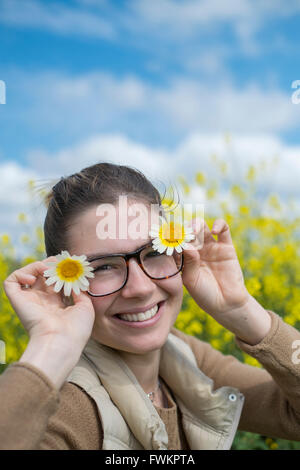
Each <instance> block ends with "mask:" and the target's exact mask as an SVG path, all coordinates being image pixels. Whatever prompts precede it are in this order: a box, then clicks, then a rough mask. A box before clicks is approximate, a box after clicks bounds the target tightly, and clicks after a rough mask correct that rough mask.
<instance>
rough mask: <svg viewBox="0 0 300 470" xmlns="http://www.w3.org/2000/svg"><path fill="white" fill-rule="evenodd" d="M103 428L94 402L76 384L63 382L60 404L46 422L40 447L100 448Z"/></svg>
mask: <svg viewBox="0 0 300 470" xmlns="http://www.w3.org/2000/svg"><path fill="white" fill-rule="evenodd" d="M102 442H103V432H102V426H101V421H100V419H99V415H98V411H97V406H96V404H95V402H94V400H93V399H92V398H90V397H89V396H88V395H87V394H86V392H85V391H84V390H82V389H81V388H80V387H79V386H77V385H75V384H72V383H68V382H65V383H64V385H63V387H62V388H61V391H60V406H59V408H58V410H57V412H56V413H55V414H54V415H52V416H51V418H50V419H49V422H48V427H47V432H46V434H45V436H44V438H43V440H42V442H41V443H40V446H39V449H41V450H51V449H57V450H100V449H102Z"/></svg>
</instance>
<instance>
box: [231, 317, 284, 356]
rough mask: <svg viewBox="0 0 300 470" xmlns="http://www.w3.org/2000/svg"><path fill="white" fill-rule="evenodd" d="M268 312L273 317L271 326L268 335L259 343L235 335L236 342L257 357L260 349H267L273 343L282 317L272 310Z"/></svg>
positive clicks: (243, 349)
mask: <svg viewBox="0 0 300 470" xmlns="http://www.w3.org/2000/svg"><path fill="white" fill-rule="evenodd" d="M267 312H268V314H269V315H270V317H271V327H270V330H269V331H268V333H267V334H266V336H265V337H264V338H263V339H262V340H261V341H260V342H259V343H257V344H254V345H252V344H248V343H246V342H245V341H243V340H241V339H240V338H238V337H237V336H236V337H235V342H236V344H237V345H238V346H239V347H240V348H241V349H242V351H244V352H246V353H247V354H250V355H251V356H253V357H256V355H257V354H259V352H260V351H264V350H267V349H268V348H269V347H270V345H272V341H273V338H274V336H276V334H277V332H278V329H279V327H280V325H279V323H280V320H281V318H280V317H279V316H278V315H277V314H276V313H274V312H272V311H271V310H267Z"/></svg>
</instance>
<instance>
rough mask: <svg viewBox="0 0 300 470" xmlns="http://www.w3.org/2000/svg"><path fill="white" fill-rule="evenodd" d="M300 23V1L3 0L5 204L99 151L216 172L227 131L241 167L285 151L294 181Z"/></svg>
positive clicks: (172, 168) (139, 162)
mask: <svg viewBox="0 0 300 470" xmlns="http://www.w3.org/2000/svg"><path fill="white" fill-rule="evenodd" d="M299 20H300V1H299V0H290V1H289V2H286V1H284V0H272V1H271V0H239V1H238V0H227V1H226V2H224V1H221V0H209V1H208V0H185V1H177V0H159V1H158V0H157V1H153V0H127V1H125V0H123V1H120V0H118V1H108V0H73V1H72V0H69V1H42V0H0V80H4V81H5V83H6V90H7V96H6V104H5V105H0V172H1V173H2V175H5V177H6V180H7V186H6V187H5V188H3V189H2V191H1V190H0V206H1V204H2V206H1V207H4V206H5V207H6V208H7V207H8V206H9V207H10V213H15V212H16V211H17V210H19V209H20V208H21V206H22V204H21V201H23V200H24V197H23V195H22V191H23V190H24V185H25V183H24V182H25V179H26V178H27V179H28V178H29V177H31V176H34V177H41V178H46V177H48V176H49V175H51V176H55V177H56V176H57V177H58V176H60V175H61V174H65V173H70V172H72V171H74V170H77V169H80V168H82V167H83V166H84V165H86V164H88V163H94V162H95V161H97V159H98V160H99V159H101V158H103V159H105V158H109V159H111V160H112V161H116V162H117V161H119V162H120V161H122V163H128V164H132V165H136V166H140V167H142V168H141V169H144V170H145V171H149V172H150V173H151V172H153V174H154V175H158V174H160V170H161V168H162V167H164V168H167V169H168V170H169V171H166V172H165V175H166V177H172V176H173V175H174V176H175V175H176V174H178V173H182V172H184V171H185V170H186V168H187V167H188V169H187V176H189V171H190V174H192V172H193V171H195V170H196V169H198V170H199V169H204V170H207V171H208V172H209V168H208V165H209V164H208V154H209V153H211V152H213V151H216V149H217V150H218V151H219V153H220V154H221V156H222V158H226V152H225V151H222V149H221V147H222V138H223V137H222V136H224V134H225V133H230V135H232V136H233V139H234V142H235V151H236V152H240V156H239V160H240V165H241V166H243V164H245V165H246V164H249V162H252V161H256V160H257V159H258V158H260V157H261V156H262V154H264V153H265V155H264V156H265V157H266V158H269V157H270V155H271V154H272V155H274V154H276V155H278V154H279V156H280V158H281V159H282V162H283V166H284V167H285V173H284V172H283V173H282V170H280V172H279V173H280V175H281V176H284V181H283V182H282V181H281V178H279V179H278V181H277V183H278V184H277V186H276V188H275V189H277V190H278V191H279V192H282V194H283V193H284V192H285V191H286V190H288V189H291V188H296V186H298V184H297V181H299V178H298V176H299V175H298V176H297V178H296V176H295V181H294V183H293V184H292V183H291V181H289V175H290V174H291V171H290V168H291V167H294V173H295V168H296V167H297V171H298V159H299V158H298V154H299V149H300V133H299V129H300V105H298V106H297V105H295V104H293V103H292V101H291V95H292V91H293V90H292V89H291V84H292V82H293V81H294V80H297V79H300V70H299V45H300V33H299ZM198 154H199V155H200V154H201V158H200V159H197V158H196V157H195V156H196V155H198ZM141 155H143V158H141ZM242 160H243V161H244V162H243V161H242ZM187 161H188V162H189V165H187V164H186V162H187ZM170 162H172V165H170ZM289 165H291V166H289ZM295 165H296V166H295ZM299 171H300V167H299ZM273 176H274V175H273ZM22 178H23V179H22ZM269 183H270V185H271V184H274V178H273V180H272V181H271V176H270V181H269ZM12 187H15V188H18V189H17V192H18V194H19V196H18V197H17V196H14V198H13V199H12V200H9V199H8V196H7V193H9V192H10V189H9V188H12ZM22 188H23V189H22ZM13 208H14V209H13ZM14 211H15V212H14ZM4 212H5V213H6V209H3V214H4ZM12 217H13V216H12V215H11V219H10V223H9V224H8V226H9V227H10V228H12V227H13V224H14V222H13V220H14V219H13V218H12ZM1 223H2V227H3V230H4V229H5V228H6V225H7V223H8V222H7V218H5V223H4V217H3V218H2V220H1V219H0V224H1ZM5 224H6V225H5ZM0 231H1V226H0Z"/></svg>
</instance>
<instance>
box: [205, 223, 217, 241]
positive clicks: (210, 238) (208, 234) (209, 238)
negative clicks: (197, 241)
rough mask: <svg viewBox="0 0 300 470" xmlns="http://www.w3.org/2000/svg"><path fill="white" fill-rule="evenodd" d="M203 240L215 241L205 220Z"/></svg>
mask: <svg viewBox="0 0 300 470" xmlns="http://www.w3.org/2000/svg"><path fill="white" fill-rule="evenodd" d="M204 241H205V242H211V243H217V242H216V240H215V239H214V237H213V236H212V232H211V231H210V230H209V226H208V225H207V223H206V222H205V221H204Z"/></svg>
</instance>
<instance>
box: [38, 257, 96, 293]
mask: <svg viewBox="0 0 300 470" xmlns="http://www.w3.org/2000/svg"><path fill="white" fill-rule="evenodd" d="M56 259H57V261H54V262H47V263H46V264H47V265H48V266H50V269H47V270H46V271H45V272H44V276H45V277H48V279H47V280H46V284H47V285H48V286H50V285H52V284H54V283H55V286H54V291H55V292H59V291H60V290H61V289H62V287H64V294H65V296H69V295H71V292H72V289H73V290H74V292H75V294H77V295H79V294H80V290H82V291H86V290H87V289H88V286H89V281H88V280H87V279H86V278H87V277H94V276H95V275H94V273H92V272H91V271H92V270H93V268H92V267H90V266H89V262H88V261H86V256H85V255H82V256H76V255H73V256H70V254H69V252H68V251H62V253H61V254H60V255H56Z"/></svg>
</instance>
